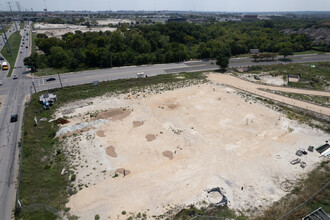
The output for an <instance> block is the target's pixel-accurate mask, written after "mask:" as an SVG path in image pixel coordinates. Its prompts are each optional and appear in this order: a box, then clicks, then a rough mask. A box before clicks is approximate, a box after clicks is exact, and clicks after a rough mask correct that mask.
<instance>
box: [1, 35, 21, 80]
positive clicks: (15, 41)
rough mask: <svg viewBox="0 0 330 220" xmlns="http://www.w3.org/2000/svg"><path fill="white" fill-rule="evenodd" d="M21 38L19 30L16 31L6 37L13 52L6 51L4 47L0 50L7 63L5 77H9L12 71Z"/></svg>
mask: <svg viewBox="0 0 330 220" xmlns="http://www.w3.org/2000/svg"><path fill="white" fill-rule="evenodd" d="M21 39H22V36H21V35H20V33H19V31H16V32H15V33H13V34H12V35H11V36H10V37H9V39H8V41H9V44H10V48H11V50H12V53H13V54H11V53H10V51H8V50H7V48H6V47H3V48H2V50H1V54H2V55H3V56H4V58H5V59H6V60H7V62H8V63H9V70H8V74H7V77H11V74H12V72H13V69H14V66H15V62H16V58H17V55H18V51H19V48H20V44H21Z"/></svg>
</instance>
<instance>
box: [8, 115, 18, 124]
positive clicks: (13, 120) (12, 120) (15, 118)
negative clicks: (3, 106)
mask: <svg viewBox="0 0 330 220" xmlns="http://www.w3.org/2000/svg"><path fill="white" fill-rule="evenodd" d="M17 119H18V115H17V114H15V115H11V116H10V122H16V121H17Z"/></svg>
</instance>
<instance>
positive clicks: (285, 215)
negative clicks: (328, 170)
mask: <svg viewBox="0 0 330 220" xmlns="http://www.w3.org/2000/svg"><path fill="white" fill-rule="evenodd" d="M329 184H330V181H329V182H327V184H325V185H324V186H323V187H322V188H321V189H319V190H318V191H317V192H315V193H314V194H313V195H311V196H310V197H309V198H308V199H306V200H305V201H304V202H302V203H301V204H299V205H298V206H296V207H295V208H293V209H291V210H290V211H288V212H287V213H285V214H284V215H282V216H281V217H279V218H278V219H277V220H280V219H283V218H285V217H287V216H288V215H289V214H291V213H292V212H293V211H295V210H297V209H299V208H300V207H301V206H303V205H305V204H306V203H307V202H309V201H310V200H311V199H312V198H314V197H315V196H316V195H317V194H319V193H320V192H321V191H323V190H325V189H326V188H327V187H328V185H329Z"/></svg>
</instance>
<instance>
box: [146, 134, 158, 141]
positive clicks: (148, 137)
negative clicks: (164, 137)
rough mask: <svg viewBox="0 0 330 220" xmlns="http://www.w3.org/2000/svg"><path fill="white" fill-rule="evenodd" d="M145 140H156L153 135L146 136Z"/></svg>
mask: <svg viewBox="0 0 330 220" xmlns="http://www.w3.org/2000/svg"><path fill="white" fill-rule="evenodd" d="M146 139H147V141H153V140H155V139H156V136H155V135H154V134H147V135H146Z"/></svg>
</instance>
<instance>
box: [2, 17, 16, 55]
mask: <svg viewBox="0 0 330 220" xmlns="http://www.w3.org/2000/svg"><path fill="white" fill-rule="evenodd" d="M1 27H2V31H3V35H4V36H5V40H4V43H5V45H7V46H6V47H7V50H8V49H9V52H10V54H11V55H13V51H11V48H10V44H9V41H8V38H7V34H6V31H5V28H4V27H3V24H2V21H1Z"/></svg>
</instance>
